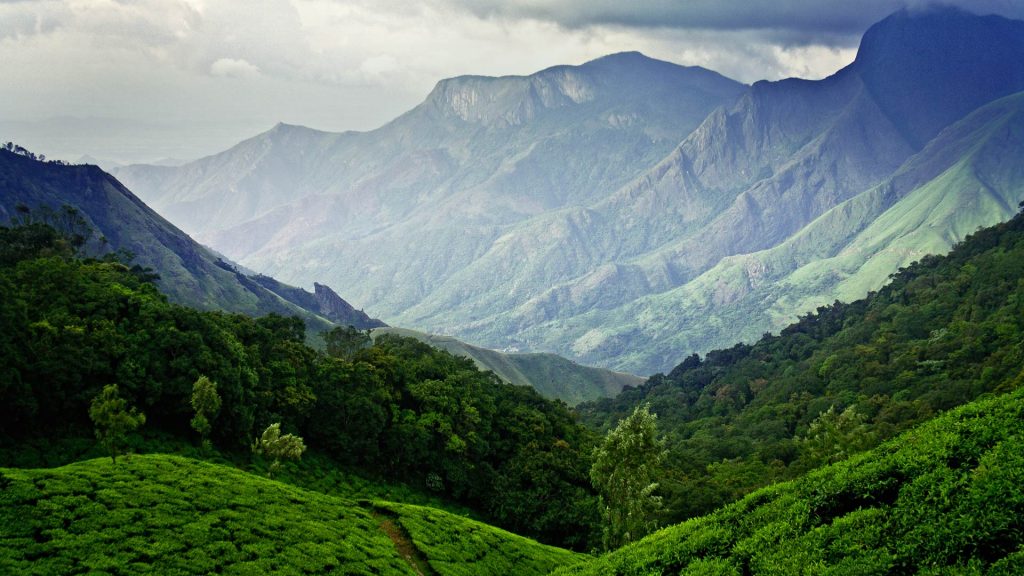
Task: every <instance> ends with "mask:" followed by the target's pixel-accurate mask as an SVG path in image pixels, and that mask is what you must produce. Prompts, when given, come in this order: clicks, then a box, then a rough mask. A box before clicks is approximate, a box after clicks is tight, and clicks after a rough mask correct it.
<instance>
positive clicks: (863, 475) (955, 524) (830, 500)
mask: <svg viewBox="0 0 1024 576" xmlns="http://www.w3.org/2000/svg"><path fill="white" fill-rule="evenodd" d="M1022 417H1024V391H1022V390H1017V391H1016V392H1013V393H1009V394H1004V395H1001V396H996V397H993V398H987V399H984V400H979V401H977V402H974V403H972V404H969V405H967V406H964V407H962V408H960V409H957V410H954V411H951V412H948V413H946V414H943V415H942V416H939V417H937V418H935V419H934V420H932V421H929V422H927V423H926V424H924V425H922V426H920V427H918V428H917V429H915V430H913V431H911V432H908V433H906V434H904V435H902V436H900V437H898V438H896V439H894V440H892V441H891V442H888V443H886V444H885V445H883V446H881V447H879V448H877V449H875V450H873V451H871V452H869V453H867V454H862V455H860V456H857V457H854V458H851V459H850V460H848V461H845V462H841V463H838V464H833V465H831V466H827V467H825V468H821V469H819V470H815V471H814V472H811V473H809V474H807V475H806V476H804V477H802V478H800V479H798V480H795V481H791V482H785V483H780V484H776V485H774V486H771V487H768V488H764V489H762V490H759V491H757V492H755V493H753V494H751V495H749V496H747V497H746V498H744V499H743V500H741V501H739V502H737V503H735V504H732V505H730V506H727V507H724V508H722V509H720V510H717V511H715V512H714V513H712V514H709V515H707V516H703V517H701V518H695V519H693V520H690V521H688V522H685V523H683V524H679V525H676V526H671V527H669V528H665V529H664V530H661V531H658V532H656V533H654V534H652V535H650V536H648V537H646V538H644V539H642V540H640V541H638V542H636V543H634V544H632V545H629V546H626V547H624V548H621V549H619V550H616V551H614V552H610V553H608V554H606V555H604V556H601V557H599V558H596V559H594V560H591V561H588V562H582V563H579V564H576V565H575V566H572V567H566V568H562V569H559V570H556V571H555V572H553V574H554V575H562V576H568V575H571V574H578V575H581V576H582V575H587V574H592V575H595V576H597V575H603V574H694V575H696V574H894V573H906V574H911V573H915V574H916V573H945V574H949V573H977V574H1007V575H1009V574H1019V573H1020V568H1021V563H1022V561H1024V553H1022V550H1021V545H1022V543H1024V538H1022V536H1021V532H1020V517H1021V514H1024V491H1022V489H1021V486H1022V485H1024V458H1022V457H1021V454H1022V452H1024V441H1022V437H1021V435H1020V422H1021V418H1022Z"/></svg>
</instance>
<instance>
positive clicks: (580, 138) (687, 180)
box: [119, 8, 1024, 373]
mask: <svg viewBox="0 0 1024 576" xmlns="http://www.w3.org/2000/svg"><path fill="white" fill-rule="evenodd" d="M1022 38H1024V22H1020V21H1013V20H1007V19H1005V18H1001V17H994V16H992V17H982V16H976V15H972V14H969V13H967V12H963V11H960V10H957V9H953V8H928V9H915V10H909V11H908V10H904V11H900V12H897V13H895V14H893V15H892V16H890V17H889V18H886V19H885V20H883V21H881V22H879V23H877V24H875V25H874V26H872V27H871V28H870V29H869V30H868V31H867V32H866V33H865V35H864V37H863V40H862V42H861V46H860V50H859V51H858V56H857V59H856V60H855V61H854V62H853V63H852V64H850V65H849V66H847V67H846V68H844V69H843V70H840V71H839V72H837V73H836V74H835V75H833V76H831V77H829V78H826V79H824V80H820V81H806V80H799V79H789V80H783V81H780V82H758V83H756V84H754V85H753V86H750V87H749V88H748V89H746V90H744V91H742V92H737V91H735V90H732V89H729V86H730V85H729V84H728V83H727V82H725V81H724V80H722V79H721V78H720V77H715V76H713V75H711V74H710V73H708V72H707V71H702V70H695V69H683V68H679V67H673V66H671V65H668V64H665V63H658V62H653V61H650V60H646V59H644V58H643V57H642V56H639V55H636V54H620V55H615V56H611V57H608V58H604V59H600V60H597V61H594V62H591V63H588V64H585V65H583V66H580V67H556V68H553V69H550V70H545V71H542V72H539V73H537V74H535V75H532V76H529V77H513V78H499V79H488V78H476V77H466V78H459V79H453V80H449V81H444V82H442V83H440V84H439V85H438V86H437V88H436V89H435V90H434V92H433V93H432V94H431V95H430V97H429V98H428V99H427V101H426V102H424V104H422V105H421V106H419V107H417V108H416V109H414V110H412V111H410V112H409V113H407V114H406V115H404V116H402V117H400V118H398V119H396V120H395V121H394V122H392V123H391V124H389V125H388V126H385V127H384V128H381V129H380V130H377V131H374V132H370V133H366V134H341V135H329V134H324V133H317V132H314V131H310V130H304V129H297V128H286V127H279V128H278V129H275V130H274V131H272V132H271V133H268V134H265V135H262V136H260V137H257V138H256V139H253V140H252V141H249V142H246V143H243V144H240V145H239V146H238V147H237V148H236V149H235V150H232V151H228V152H225V153H224V154H222V155H218V156H215V157H211V158H208V159H204V160H202V161H199V162H197V163H193V164H192V165H190V166H186V167H182V168H180V169H173V170H171V171H163V169H160V170H150V169H148V168H144V167H135V168H126V169H124V171H123V174H124V175H125V177H126V178H136V179H137V181H138V182H140V186H141V188H142V189H144V190H146V193H147V194H152V195H153V197H154V198H161V199H162V200H161V201H163V199H166V200H167V202H168V203H167V204H166V207H167V209H168V210H172V209H174V210H177V209H179V208H180V209H182V210H197V209H199V208H200V207H202V211H203V212H204V214H212V213H218V210H219V209H218V208H217V207H216V205H215V204H216V203H217V202H219V203H223V204H225V205H227V204H229V203H230V202H234V203H235V204H238V205H242V206H248V203H249V202H256V203H257V204H258V205H259V209H255V208H254V209H249V208H245V210H248V213H249V214H250V216H249V217H248V220H245V221H242V220H241V219H239V221H238V223H237V225H234V224H233V222H234V221H227V222H226V223H225V224H224V225H223V226H222V227H220V228H219V229H217V230H209V229H204V234H206V235H204V236H203V238H205V239H208V240H209V241H210V242H211V244H212V245H214V246H216V247H218V249H222V250H224V251H225V252H226V253H227V254H229V255H231V256H232V257H236V258H240V259H241V261H242V262H243V263H244V264H247V265H251V266H253V267H257V268H259V269H261V270H267V271H268V272H271V273H274V274H276V275H279V276H280V277H282V278H283V279H285V280H289V281H299V282H307V283H308V282H309V281H311V280H312V279H314V278H316V277H322V278H325V279H326V280H328V281H329V282H331V283H335V284H339V285H345V286H347V287H349V289H350V291H349V292H348V293H349V294H350V295H352V296H353V297H355V298H356V299H357V300H359V301H361V302H367V303H368V305H369V306H372V310H373V312H374V313H377V314H379V315H381V316H383V317H385V318H387V319H389V320H390V321H391V322H392V323H397V324H401V325H404V326H409V327H412V328H416V329H421V330H424V331H427V332H435V333H443V334H451V335H454V336H455V337H458V338H460V339H463V340H467V341H471V342H474V343H477V344H480V345H482V346H486V347H489V348H495V349H506V348H517V349H520V350H525V351H537V350H540V351H546V352H556V353H559V354H562V355H564V356H567V357H570V358H572V359H574V360H578V361H581V362H585V363H589V364H597V365H601V366H604V367H609V368H613V369H617V370H624V371H628V372H633V373H651V372H654V371H659V370H665V369H667V368H668V367H670V366H671V365H672V364H673V363H674V362H676V361H678V358H679V356H680V355H681V354H686V353H688V352H689V351H691V350H698V351H706V350H709V349H712V348H714V347H716V346H723V345H728V344H731V343H732V342H734V341H735V340H737V339H738V338H750V337H751V335H754V337H756V335H759V334H761V333H763V332H764V331H766V330H769V329H771V328H773V327H776V326H778V325H780V324H784V323H785V322H787V321H789V320H792V319H793V318H795V316H796V314H798V313H800V312H804V311H806V309H807V308H806V306H812V307H813V305H814V304H815V303H816V302H820V301H821V299H825V301H832V300H833V299H834V298H836V297H839V296H842V297H850V296H851V295H852V296H860V295H862V292H860V290H866V289H868V288H871V287H877V286H878V285H879V284H880V283H881V282H883V281H884V280H885V278H886V277H887V276H888V275H889V274H890V273H892V272H894V271H895V270H896V269H897V268H898V266H900V265H903V264H905V263H906V262H907V260H906V259H899V258H885V257H883V256H882V255H885V254H898V253H903V252H906V251H907V250H909V251H910V252H909V253H910V254H921V253H924V251H931V250H938V251H942V250H945V249H948V247H949V245H950V244H951V243H952V242H955V241H956V240H958V239H959V238H962V232H963V231H964V230H965V229H966V225H968V224H970V225H974V226H977V225H984V224H991V223H993V222H995V221H998V219H999V218H1001V217H1002V218H1005V217H1006V215H1007V213H1006V212H1005V210H993V209H992V206H991V205H990V204H988V203H986V202H981V203H971V202H965V205H964V206H962V207H961V208H960V215H959V216H957V218H955V219H950V218H943V217H941V216H940V215H939V214H935V215H930V214H929V213H927V210H929V208H930V207H931V208H937V209H940V211H941V208H939V207H937V206H936V205H930V204H929V203H928V202H924V203H916V204H914V203H907V204H904V205H903V208H901V209H905V210H907V211H909V212H908V213H907V214H906V215H905V218H903V221H904V223H910V222H915V221H916V222H918V223H919V225H920V226H921V227H922V228H921V233H920V234H914V233H912V231H910V230H905V231H904V233H901V234H899V235H897V236H898V237H899V238H902V240H900V239H898V238H897V236H886V238H887V241H885V242H865V243H863V244H858V245H857V246H856V247H851V249H854V248H856V249H858V250H860V249H863V250H868V251H869V253H868V254H866V255H865V258H866V259H870V260H871V261H872V265H870V266H861V267H860V272H858V273H857V274H855V275H854V276H856V279H853V278H851V279H849V280H847V281H845V283H843V284H842V285H840V284H838V283H830V281H829V280H828V276H827V274H826V273H827V272H828V271H827V270H825V269H824V267H823V266H818V267H817V268H815V267H814V266H809V265H810V264H811V262H809V261H807V260H806V259H804V255H806V254H808V252H807V251H806V250H805V251H804V252H802V253H801V254H800V255H792V256H790V255H787V254H785V251H786V250H787V249H790V248H792V249H798V248H799V245H800V243H801V240H799V239H798V235H799V234H801V233H802V232H801V231H803V230H805V229H806V228H807V227H808V226H813V225H814V223H815V222H817V221H818V220H819V219H821V218H823V217H826V215H829V214H830V216H828V218H831V219H832V220H836V219H837V215H838V214H840V213H843V214H845V215H846V218H848V219H850V220H856V221H850V222H847V221H841V222H840V225H841V227H842V229H844V230H847V231H848V232H849V234H851V235H854V234H859V233H861V232H865V229H866V228H867V226H868V224H870V222H871V221H872V219H873V218H878V217H881V215H882V213H883V212H884V210H881V209H880V208H888V207H890V206H891V201H890V200H886V201H885V202H882V203H880V204H878V209H870V210H867V209H864V210H860V211H857V210H853V209H851V208H852V207H853V206H854V205H855V204H856V202H863V201H864V200H863V198H864V196H863V195H864V194H869V195H870V194H873V193H874V194H877V190H879V186H881V185H883V184H884V183H886V182H888V181H890V179H891V178H894V174H895V173H896V172H897V171H898V170H900V169H901V167H903V166H905V165H906V164H907V162H909V161H910V160H911V158H912V157H915V155H918V154H922V153H924V150H925V148H926V145H927V144H928V143H929V142H931V141H932V140H933V139H935V138H937V137H939V135H940V133H941V131H942V130H944V129H945V128H947V127H948V126H949V125H950V124H951V123H953V122H956V121H958V120H960V119H962V118H963V117H964V116H965V115H967V114H969V113H970V112H972V111H973V110H975V109H977V108H978V107H980V106H982V105H984V104H987V103H989V102H992V101H995V100H997V99H999V98H1003V97H1006V96H1009V95H1011V94H1013V93H1016V92H1019V91H1021V90H1024V41H1022ZM732 88H736V87H735V85H732ZM712 94H717V95H718V96H717V97H714V98H712V97H710V96H709V95H712ZM712 102H715V103H716V104H721V106H718V107H715V106H713V105H712V104H711V103H712ZM704 105H706V106H704ZM712 108H714V109H713V110H712ZM698 109H699V110H702V111H703V112H704V113H706V112H710V114H708V115H707V116H706V117H703V119H702V120H701V121H696V120H693V118H694V117H695V116H694V112H695V111H697V110H698ZM691 129H692V131H691ZM278 132H280V134H277V133H278ZM278 140H280V141H282V142H287V143H288V144H287V145H288V146H292V147H293V148H290V149H287V150H284V149H282V150H280V153H279V154H278V153H277V152H276V151H277V150H278V149H279V148H281V147H282V146H285V145H284V144H282V145H277V144H274V143H275V142H277V141H278ZM301 142H307V144H306V145H305V146H302V145H301ZM1011 154H1012V153H1011ZM933 155H935V156H936V157H940V156H941V157H945V156H944V155H943V154H941V153H938V152H935V153H934V154H933ZM1008 156H1009V154H1008V155H1003V156H1002V157H1003V158H1006V157H1008ZM250 157H251V158H250ZM948 160H949V163H948V164H947V165H946V167H947V168H948V167H949V166H952V165H953V163H955V160H954V159H952V158H950V159H948ZM282 163H283V164H287V165H291V164H293V163H294V164H301V165H302V166H303V167H304V168H307V170H306V171H305V172H303V173H301V174H300V173H296V172H295V170H292V169H289V170H291V171H289V172H287V173H288V174H290V175H291V176H290V177H289V178H283V177H282V178H278V179H277V180H275V178H277V176H273V177H272V176H271V175H270V172H267V176H266V177H263V176H260V175H261V174H263V173H264V171H271V169H272V168H273V167H274V166H277V165H278V164H282ZM219 165H231V166H234V168H232V170H233V172H232V174H231V175H229V176H227V177H226V178H228V179H229V180H230V183H229V184H222V183H216V184H215V182H220V181H219V180H216V179H215V178H214V174H215V170H214V169H215V167H216V166H219ZM243 167H244V169H243ZM158 172H159V173H162V174H165V175H166V176H167V178H168V179H167V180H163V181H161V182H156V181H155V180H152V178H151V177H150V176H149V175H151V174H156V173H158ZM121 173H122V172H119V174H121ZM199 173H202V176H200V175H198V174H199ZM274 174H277V173H276V172H274ZM153 178H156V177H155V176H154V177H153ZM161 178H163V177H161ZM217 178H219V176H218V177H217ZM250 178H252V179H253V184H252V188H253V190H254V191H253V192H248V191H247V186H248V184H247V182H249V179H250ZM933 178H937V175H933ZM279 180H286V181H287V182H288V185H287V186H286V187H283V188H280V189H279V190H278V191H277V193H276V196H275V195H274V193H272V192H269V191H266V192H265V190H270V188H273V187H274V186H276V184H274V182H278V181H279ZM143 183H145V184H143ZM920 184H921V185H922V186H923V184H924V183H923V182H922V183H920ZM963 184H964V182H957V181H955V180H954V179H947V180H944V181H943V180H936V183H935V190H933V191H932V195H933V196H934V195H939V196H941V195H945V196H947V197H949V198H950V199H952V198H953V197H954V195H955V193H957V192H958V188H957V187H958V186H961V185H963ZM993 185H994V186H997V187H1000V186H1001V188H999V189H997V190H995V195H996V196H999V197H1002V198H1004V199H1007V201H1009V200H1012V199H1013V198H1014V197H1016V191H1015V190H1016V189H1014V188H1013V187H1012V186H1014V185H1015V184H1014V183H1013V182H1012V181H1001V182H996V183H994V184H993ZM940 188H941V190H940ZM873 190H874V191H876V192H872V191H873ZM235 196H238V198H237V201H235V200H230V201H229V198H235ZM266 196H273V197H274V198H275V199H276V201H277V202H278V205H277V206H276V207H273V206H272V204H273V202H265V201H264V200H263V199H264V198H265V197H266ZM855 198H861V200H857V201H856V202H855V204H847V203H848V202H850V201H852V200H854V199H855ZM193 202H195V204H193ZM211 202H213V203H214V204H211ZM1010 204H1011V206H1012V204H1013V203H1012V202H1010ZM842 206H846V208H841V207H842ZM834 210H837V211H834ZM839 210H845V212H839ZM915 210H916V211H918V212H917V213H915V214H910V213H913V212H914V211H915ZM261 211H262V212H261ZM895 214H896V213H893V214H892V215H891V216H890V218H892V219H893V220H896V219H899V218H897V217H896V215H895ZM1000 214H1001V216H1000ZM182 218H183V219H184V220H183V221H186V220H188V219H189V218H191V217H189V216H188V215H187V214H185V213H184V212H182ZM840 220H841V219H840ZM958 223H959V224H958ZM196 225H197V226H205V224H202V223H197V224H196ZM884 225H885V224H884V222H880V223H879V226H884ZM818 226H819V229H820V225H818ZM928 226H933V227H940V228H941V229H939V230H938V231H937V233H936V234H934V235H930V236H929V235H928V234H927V233H925V232H924V230H925V228H924V227H928ZM865 233H866V232H865ZM806 235H811V232H810V231H809V232H807V233H806ZM936 239H941V241H936ZM791 240H792V242H791ZM844 241H845V239H844ZM889 241H891V242H894V244H892V245H890V244H889V243H887V242H889ZM835 242H839V243H840V244H842V242H840V240H839V239H834V243H835ZM829 246H830V248H831V247H832V245H829ZM841 247H842V246H840V247H839V248H841ZM765 251H774V254H775V256H774V258H775V259H778V260H782V261H789V260H792V261H794V262H797V261H799V266H800V267H804V271H803V274H802V275H801V276H798V277H794V283H792V284H790V285H789V286H790V289H789V290H790V291H789V292H780V293H778V294H777V295H775V296H772V297H771V298H770V299H769V300H768V301H767V302H766V303H765V306H767V307H770V308H771V313H770V314H764V313H761V312H760V311H759V309H758V306H759V303H754V302H751V301H746V300H743V298H741V296H743V295H744V294H746V293H747V292H748V289H747V288H744V287H743V286H741V285H738V284H737V283H738V282H741V281H742V276H743V275H744V274H746V272H745V271H744V272H743V274H740V273H739V272H738V268H737V266H736V263H737V262H741V261H742V262H749V263H750V264H751V266H752V268H751V270H750V273H749V275H748V276H749V277H750V278H751V279H752V280H751V281H752V282H753V283H755V284H756V282H757V275H758V274H760V272H759V271H758V269H757V266H759V265H760V263H759V262H757V257H755V256H752V255H755V254H760V253H762V252H765ZM822 254H824V256H822ZM833 255H834V254H832V253H828V252H827V251H826V252H823V253H821V254H817V255H816V256H815V257H819V256H821V257H831V256H833ZM874 255H878V257H877V258H873V256H874ZM748 256H750V258H747V257H748ZM720 266H721V268H719V267H720ZM791 272H794V270H792V269H789V270H783V269H781V268H780V269H777V270H775V271H774V272H773V274H776V275H777V276H784V275H786V274H789V273H791ZM815 274H816V275H815ZM850 274H852V272H850ZM808 283H814V284H818V285H820V287H821V288H820V290H819V291H818V292H816V293H813V294H807V293H805V292H804V286H805V285H807V284H808ZM705 318H707V321H705ZM670 335H671V336H670Z"/></svg>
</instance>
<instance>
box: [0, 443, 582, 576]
mask: <svg viewBox="0 0 1024 576" xmlns="http://www.w3.org/2000/svg"><path fill="white" fill-rule="evenodd" d="M376 506H378V507H379V508H383V507H389V508H388V509H389V510H392V511H393V512H392V513H393V514H395V515H396V518H397V522H399V523H400V524H401V525H403V526H405V525H408V526H410V527H412V528H407V529H408V530H409V531H410V532H413V533H415V534H417V537H416V538H414V540H415V541H416V542H417V545H419V543H420V542H422V543H423V545H424V548H423V549H422V550H421V552H422V553H423V555H424V557H425V558H426V560H427V561H428V562H430V563H431V566H432V567H433V570H434V571H435V572H436V573H437V574H460V573H465V572H459V571H457V570H456V569H455V568H454V567H453V566H450V565H449V564H448V562H449V561H450V559H451V558H465V559H469V558H474V559H478V560H479V562H478V564H477V570H476V571H475V572H474V573H476V574H489V573H491V574H502V573H506V572H504V571H502V570H501V569H500V568H497V567H501V566H506V565H508V562H515V565H516V566H517V567H518V566H519V565H520V564H521V565H522V566H526V567H529V570H528V571H525V572H519V571H518V568H517V572H516V573H522V574H543V573H547V572H548V571H550V570H551V569H552V568H554V567H556V566H558V565H562V564H566V563H569V562H573V561H575V560H576V559H577V558H578V557H579V556H578V555H575V554H573V553H571V552H567V551H563V550H559V549H556V548H552V547H549V546H543V545H540V544H538V543H536V542H534V541H532V540H528V539H525V538H521V537H517V536H514V535H512V534H509V533H507V532H504V531H501V530H497V529H494V528H491V527H489V526H487V525H485V524H481V523H478V522H474V521H471V520H468V519H464V518H462V517H459V516H454V515H451V514H448V513H446V512H443V511H440V510H434V509H431V508H424V507H418V506H408V505H397V504H387V503H379V504H377V505H376ZM428 523H437V524H438V525H441V526H445V527H446V532H444V533H443V534H444V535H445V538H449V540H447V541H446V540H438V539H433V540H432V539H431V538H430V537H428V536H423V535H421V534H420V532H419V530H418V527H420V526H423V525H426V524H428ZM446 542H447V543H446ZM435 561H436V563H437V566H434V563H435ZM492 567H494V568H495V569H497V570H498V571H496V572H487V571H486V570H488V569H490V568H492ZM327 572H335V573H340V574H415V573H416V572H415V571H413V569H412V567H411V565H410V564H409V562H408V561H407V560H406V559H405V558H403V556H402V555H400V554H399V552H398V550H397V549H396V544H395V542H393V541H392V540H391V538H390V537H389V536H388V534H387V533H386V532H385V531H384V530H382V528H381V519H380V518H379V514H376V513H375V512H374V510H373V509H372V507H371V506H369V505H366V504H365V503H364V504H360V503H358V502H357V501H355V500H352V499H348V498H340V497H336V496H328V495H325V494H320V493H317V492H312V491H308V490H304V489H302V488H297V487H295V486H291V485H288V484H285V483H283V482H277V481H274V480H269V479H267V478H264V477H261V476H258V475H255V474H250V473H247V472H243V471H241V470H237V469H235V468H231V467H229V466H223V465H219V464H212V463H206V462H200V461H196V460H192V459H188V458H182V457H179V456H169V455H145V456H138V455H136V456H132V457H130V458H127V459H122V460H120V461H119V462H118V464H117V465H116V466H115V465H113V464H111V462H110V460H109V459H94V460H88V461H84V462H78V463H75V464H70V465H67V466H63V467H60V468H53V469H14V468H0V573H2V574H77V573H83V574H84V573H89V574H149V573H152V574H209V573H223V574H272V573H273V574H322V573H327Z"/></svg>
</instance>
